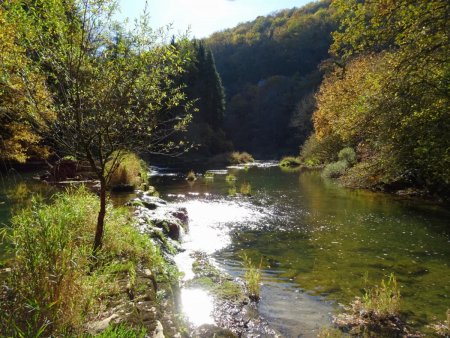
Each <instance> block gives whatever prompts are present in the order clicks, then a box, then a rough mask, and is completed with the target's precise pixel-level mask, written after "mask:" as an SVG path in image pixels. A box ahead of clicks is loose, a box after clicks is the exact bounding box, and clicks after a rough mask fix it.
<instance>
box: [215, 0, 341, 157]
mask: <svg viewBox="0 0 450 338" xmlns="http://www.w3.org/2000/svg"><path fill="white" fill-rule="evenodd" d="M329 5H330V1H319V2H315V3H312V4H309V5H307V6H305V7H302V8H300V9H295V8H294V9H290V10H282V11H280V12H277V13H274V14H272V15H269V16H265V17H258V18H257V19H256V20H254V21H252V22H248V23H243V24H240V25H239V26H237V27H235V28H232V29H228V30H225V31H223V32H219V33H215V34H213V35H212V36H211V37H209V38H208V39H207V40H206V43H207V45H208V46H209V47H210V48H211V49H212V51H213V54H214V56H215V59H216V65H217V69H218V71H219V73H220V76H221V78H222V81H223V85H224V87H225V90H226V97H227V111H226V114H225V126H226V131H227V133H228V135H229V136H230V137H231V140H232V141H233V143H234V146H235V148H237V149H242V150H248V151H250V152H252V153H254V154H255V155H256V156H257V157H259V158H276V157H279V156H281V155H283V154H286V153H290V152H293V151H296V150H297V149H298V146H299V145H300V144H302V143H303V141H304V140H305V139H306V138H307V137H308V135H309V134H310V132H311V130H312V127H311V124H310V122H309V121H310V116H311V114H312V111H313V109H314V100H313V99H312V96H313V94H314V92H315V90H316V89H317V87H318V86H319V84H320V82H321V80H322V74H321V72H320V71H319V65H320V63H321V62H322V61H324V60H325V59H327V57H328V49H329V47H330V44H331V42H332V39H331V32H332V31H333V30H334V29H335V28H336V27H337V26H336V23H335V21H334V18H333V14H332V11H331V10H330V8H329Z"/></svg>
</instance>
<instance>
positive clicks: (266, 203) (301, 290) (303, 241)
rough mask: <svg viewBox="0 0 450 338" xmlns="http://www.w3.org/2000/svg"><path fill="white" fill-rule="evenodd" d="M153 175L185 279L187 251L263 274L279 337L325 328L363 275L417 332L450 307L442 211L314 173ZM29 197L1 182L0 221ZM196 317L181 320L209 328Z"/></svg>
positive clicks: (448, 245) (31, 186)
mask: <svg viewBox="0 0 450 338" xmlns="http://www.w3.org/2000/svg"><path fill="white" fill-rule="evenodd" d="M161 172H165V174H163V175H161ZM230 172H231V173H233V174H234V175H236V177H237V180H236V182H234V183H228V182H226V180H225V176H226V175H225V174H226V173H230ZM183 173H185V171H183ZM153 174H154V176H153V177H152V184H153V185H155V186H156V188H157V190H158V191H159V192H160V193H161V197H162V198H165V199H168V200H171V201H173V202H175V203H177V204H180V205H182V206H184V207H186V208H187V209H188V212H189V217H190V232H189V234H187V235H186V237H185V238H184V243H183V246H184V247H185V249H186V252H185V253H183V254H182V255H180V256H179V257H177V261H178V262H179V265H180V267H181V268H182V269H184V268H186V269H185V272H186V274H187V275H186V278H189V273H190V271H189V269H188V268H187V265H189V264H188V261H189V257H188V256H189V252H192V251H194V250H201V251H205V252H207V253H208V254H210V255H211V256H212V258H213V260H214V262H215V264H216V265H217V266H218V267H219V268H221V269H223V270H225V271H227V272H228V273H230V274H231V275H233V276H237V277H239V276H242V275H243V273H244V271H243V268H242V265H241V262H242V259H241V255H242V253H244V252H245V253H246V254H247V255H248V256H250V257H251V258H252V260H253V261H254V262H257V263H259V262H261V264H262V268H263V286H262V300H261V303H260V305H259V310H260V312H261V314H262V315H263V316H264V317H265V318H266V319H267V320H268V321H269V323H270V324H271V325H273V326H274V327H275V328H276V329H277V330H278V331H279V332H280V333H281V334H283V335H284V336H286V337H298V336H300V335H302V337H308V336H314V335H315V334H316V332H317V330H318V329H319V328H320V327H322V326H327V325H329V323H330V315H331V313H333V311H336V309H338V308H339V304H346V303H348V302H349V301H350V300H352V299H353V297H354V296H360V295H362V289H363V288H364V282H363V280H364V276H365V275H366V274H368V277H369V284H375V283H379V281H380V279H381V278H383V277H385V276H387V275H389V274H390V273H391V272H393V273H395V275H396V276H397V280H398V282H399V284H400V285H401V294H402V301H403V303H402V309H403V311H404V314H405V316H407V319H408V321H409V322H410V323H411V324H413V325H415V326H416V327H417V328H419V329H421V330H426V328H425V325H426V324H428V323H429V322H430V321H432V320H433V319H434V318H435V317H437V318H438V319H441V320H443V319H444V317H445V312H446V311H447V309H448V308H449V307H450V299H449V296H450V268H449V262H450V235H449V232H450V212H449V211H447V210H445V209H443V208H439V207H436V206H431V205H428V204H425V203H422V202H417V201H408V200H402V199H399V198H395V197H393V196H389V195H384V194H378V193H372V192H367V191H352V190H349V189H344V188H341V187H339V186H337V185H336V184H334V183H332V182H327V181H325V180H323V179H322V178H321V177H320V175H319V174H317V173H314V172H309V173H308V172H307V173H292V172H283V171H282V170H280V169H279V168H278V167H267V168H250V169H248V170H242V169H237V168H230V169H228V170H227V171H219V172H217V173H216V175H215V177H214V179H213V180H207V179H204V178H199V179H198V180H197V181H195V182H194V183H189V182H187V181H186V180H185V179H184V177H183V175H180V174H179V171H176V170H166V171H164V170H163V171H161V170H158V171H155V172H154V173H153ZM243 183H249V184H250V185H251V189H252V197H230V196H229V193H230V190H233V188H235V189H236V190H237V191H238V192H239V191H240V187H241V185H242V184H243ZM37 191H44V192H47V193H48V191H49V188H48V187H46V186H43V185H41V184H36V183H35V182H33V180H31V179H30V178H29V177H27V176H17V175H15V176H13V177H9V178H5V177H4V176H2V181H1V182H0V224H1V223H7V222H8V219H9V217H10V213H11V209H12V208H14V207H17V206H21V205H24V204H26V203H27V201H28V199H29V196H30V195H32V194H35V193H36V192H37ZM54 191H55V190H52V189H50V192H54ZM125 199H126V197H122V198H121V199H118V201H119V202H120V201H122V200H125ZM116 202H117V201H116ZM0 226H1V225H0ZM0 254H1V253H0ZM184 297H185V298H186V302H189V301H191V304H192V302H197V303H199V304H198V307H199V308H203V310H205V309H208V306H210V305H207V306H203V305H202V304H205V302H206V303H207V301H208V300H207V297H206V296H205V295H204V294H203V293H201V291H198V290H188V291H187V292H185V293H184ZM205 297H206V300H205V302H203V303H202V302H200V300H202V299H203V298H205ZM189 299H190V300H189ZM187 308H189V307H187ZM191 309H192V308H191ZM205 311H206V310H205ZM205 311H203V312H205ZM191 312H192V311H191ZM206 312H207V313H206V314H205V315H204V316H202V315H200V312H199V313H197V318H191V319H192V320H193V321H195V322H196V323H197V324H201V323H202V321H204V322H210V321H211V317H210V316H209V313H210V311H209V310H208V311H206Z"/></svg>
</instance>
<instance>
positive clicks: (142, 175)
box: [106, 153, 148, 188]
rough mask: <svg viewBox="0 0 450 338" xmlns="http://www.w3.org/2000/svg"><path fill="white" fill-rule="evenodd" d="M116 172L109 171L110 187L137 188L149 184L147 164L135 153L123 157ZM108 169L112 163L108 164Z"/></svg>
mask: <svg viewBox="0 0 450 338" xmlns="http://www.w3.org/2000/svg"><path fill="white" fill-rule="evenodd" d="M117 162H118V165H117V168H116V169H115V170H109V171H110V172H111V177H110V179H109V185H111V186H116V185H131V186H133V187H135V188H137V187H139V186H141V185H142V184H145V183H148V168H147V164H146V163H145V162H144V161H143V160H142V159H140V158H139V156H138V155H136V154H134V153H126V154H124V155H122V158H120V159H119V160H118V161H117ZM106 166H107V167H109V166H110V163H107V164H106Z"/></svg>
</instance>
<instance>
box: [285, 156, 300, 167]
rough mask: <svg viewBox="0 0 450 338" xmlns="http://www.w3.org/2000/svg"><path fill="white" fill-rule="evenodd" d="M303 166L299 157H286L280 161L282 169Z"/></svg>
mask: <svg viewBox="0 0 450 338" xmlns="http://www.w3.org/2000/svg"><path fill="white" fill-rule="evenodd" d="M301 164H302V161H301V160H300V158H298V157H293V156H286V157H283V158H282V159H281V161H280V167H298V166H300V165H301Z"/></svg>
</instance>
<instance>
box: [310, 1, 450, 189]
mask: <svg viewBox="0 0 450 338" xmlns="http://www.w3.org/2000/svg"><path fill="white" fill-rule="evenodd" d="M333 8H334V9H335V10H336V12H337V15H338V18H339V21H340V28H339V29H338V30H337V31H336V32H335V33H334V34H333V37H334V42H333V46H332V47H331V49H330V51H331V52H332V53H333V54H334V57H335V58H336V61H337V62H336V64H337V65H338V66H337V67H335V69H334V70H333V71H332V72H331V73H329V74H328V75H327V76H326V78H325V80H324V82H323V84H322V86H321V88H320V91H319V93H318V95H317V110H316V112H315V113H314V127H315V134H316V137H317V140H318V141H319V142H322V141H323V140H325V139H326V138H328V137H335V138H339V139H340V140H342V142H343V143H345V144H348V145H350V146H351V147H353V148H354V149H356V150H357V152H358V151H359V150H360V149H361V150H362V152H361V154H359V153H358V158H361V159H362V161H363V162H371V163H375V162H376V163H377V164H378V165H379V172H378V173H377V174H376V175H375V176H373V175H372V176H370V175H368V176H367V178H368V180H367V181H366V182H365V183H364V182H362V183H363V185H366V186H369V185H376V184H384V183H388V184H390V183H395V182H397V181H398V180H399V179H401V178H402V177H405V176H409V177H410V179H409V183H408V184H410V185H416V186H418V187H423V186H426V187H427V188H428V189H430V190H432V191H434V192H437V193H441V194H444V195H445V194H447V193H448V192H449V191H450V190H449V189H450V169H449V168H450V155H449V152H448V149H449V147H450V141H449V138H448V137H442V135H447V134H449V133H450V122H449V119H448V114H449V110H448V107H449V106H450V104H449V103H450V102H449V97H450V96H449V88H448V85H446V84H448V80H449V72H448V63H449V55H450V50H449V48H450V44H449V43H448V32H447V30H446V28H445V27H446V22H447V21H448V20H447V19H448V18H447V16H448V2H446V1H444V0H432V1H418V2H414V3H411V2H409V1H403V0H401V1H390V2H386V3H384V2H376V1H373V2H360V1H356V0H352V1H344V0H338V1H335V2H333ZM359 167H360V166H357V167H356V168H355V169H354V170H353V171H352V173H355V171H356V170H357V168H359ZM361 167H362V166H361Z"/></svg>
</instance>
